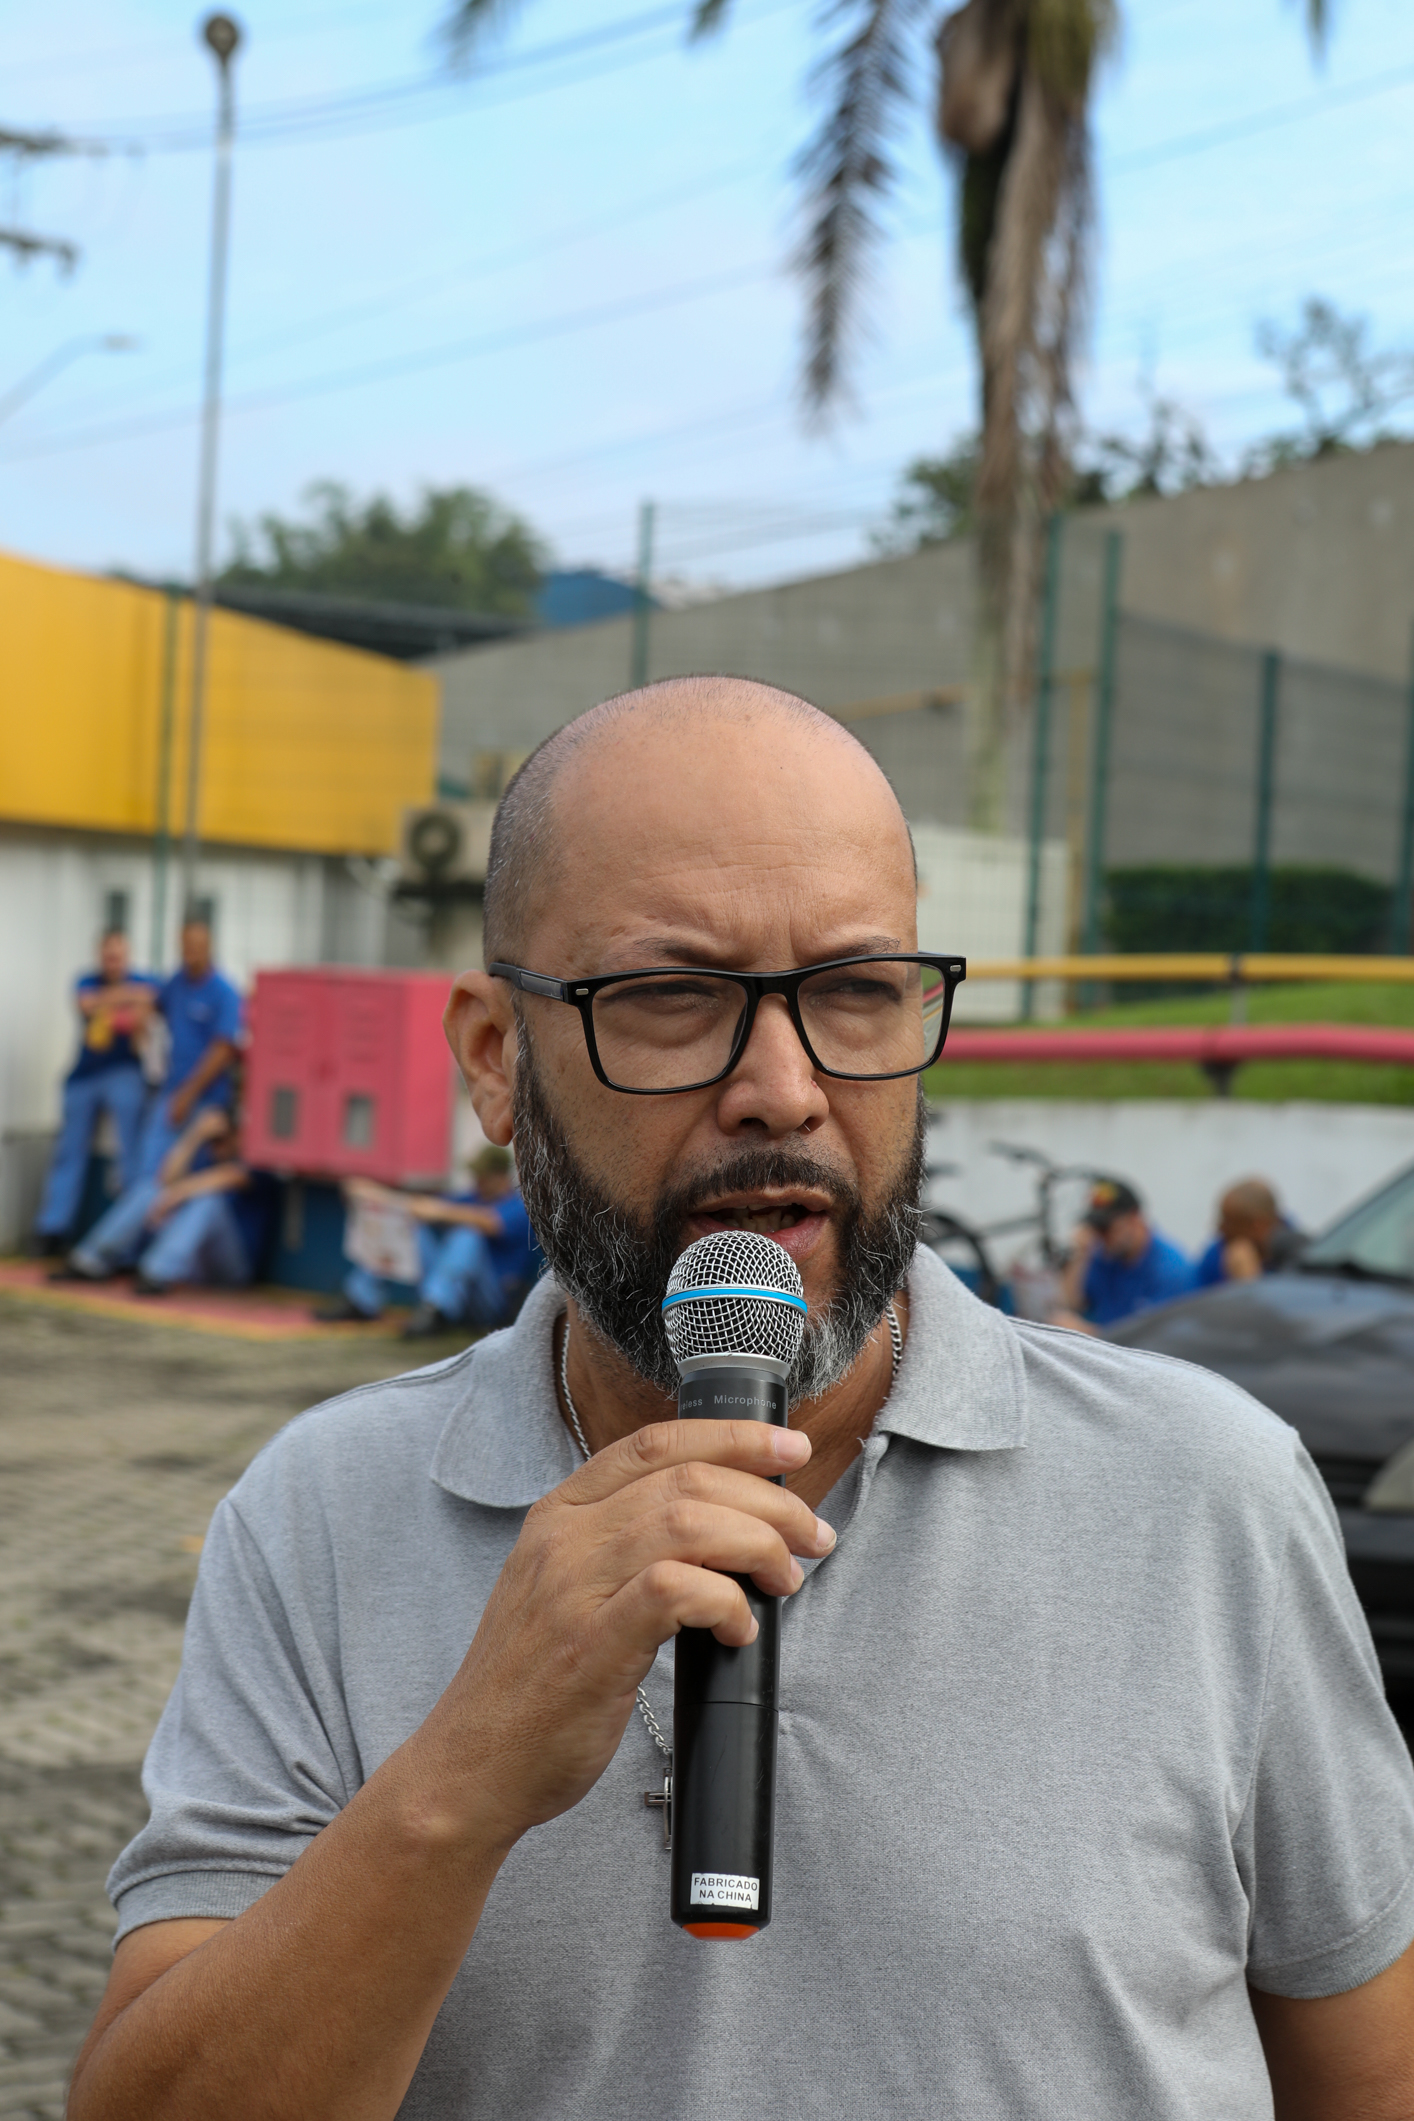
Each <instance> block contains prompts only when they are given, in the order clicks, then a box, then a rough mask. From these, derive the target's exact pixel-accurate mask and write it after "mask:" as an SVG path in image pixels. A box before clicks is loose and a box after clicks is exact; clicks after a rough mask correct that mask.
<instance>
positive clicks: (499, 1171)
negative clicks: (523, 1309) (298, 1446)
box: [314, 1142, 537, 1340]
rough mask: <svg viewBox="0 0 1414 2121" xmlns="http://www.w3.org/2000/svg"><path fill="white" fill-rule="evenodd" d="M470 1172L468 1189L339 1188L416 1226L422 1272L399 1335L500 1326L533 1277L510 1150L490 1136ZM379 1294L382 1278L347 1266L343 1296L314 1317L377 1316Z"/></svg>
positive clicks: (368, 1183)
mask: <svg viewBox="0 0 1414 2121" xmlns="http://www.w3.org/2000/svg"><path fill="white" fill-rule="evenodd" d="M471 1173H472V1177H473V1178H474V1179H475V1181H476V1185H475V1190H474V1191H473V1192H470V1193H450V1194H438V1193H399V1192H396V1191H395V1190H394V1189H393V1188H392V1187H390V1186H380V1185H377V1184H375V1183H374V1181H373V1180H372V1179H366V1178H355V1179H350V1180H349V1181H348V1183H347V1185H346V1186H345V1188H344V1191H345V1194H346V1196H347V1198H348V1200H349V1202H350V1203H351V1205H356V1204H357V1203H359V1202H361V1201H364V1202H368V1203H370V1204H372V1205H374V1206H381V1207H385V1208H390V1209H394V1210H396V1211H398V1212H400V1213H401V1214H403V1215H407V1216H410V1217H411V1218H412V1219H413V1221H414V1222H415V1223H416V1225H417V1230H416V1237H417V1254H418V1258H419V1261H420V1265H421V1269H422V1273H421V1279H420V1280H419V1282H418V1285H417V1308H416V1310H415V1311H414V1312H413V1314H412V1316H411V1318H409V1320H408V1322H407V1324H406V1325H405V1326H404V1328H403V1339H404V1340H422V1339H425V1338H427V1337H428V1336H429V1335H430V1334H433V1333H440V1332H443V1331H444V1330H445V1329H446V1328H447V1327H448V1326H451V1325H475V1326H502V1325H506V1324H508V1323H509V1322H510V1320H511V1319H513V1318H514V1317H515V1315H516V1312H517V1311H518V1310H519V1308H520V1305H521V1301H522V1299H523V1298H524V1297H525V1295H526V1293H527V1291H528V1290H529V1288H530V1285H531V1283H532V1282H533V1281H534V1279H535V1272H536V1265H537V1256H536V1251H535V1240H534V1238H533V1237H532V1236H531V1232H530V1218H529V1216H528V1215H527V1214H526V1210H525V1202H524V1201H523V1200H522V1199H521V1197H520V1191H519V1188H518V1187H517V1184H516V1176H515V1166H514V1164H513V1162H512V1160H511V1156H510V1152H509V1151H508V1150H506V1149H500V1148H497V1147H496V1146H495V1144H494V1143H489V1142H488V1144H487V1145H486V1147H485V1148H484V1149H483V1150H482V1151H481V1152H480V1154H479V1155H478V1156H476V1157H474V1158H473V1159H472V1165H471ZM384 1293H385V1282H384V1278H383V1276H381V1275H379V1274H376V1273H374V1272H373V1271H372V1269H371V1268H369V1267H367V1266H359V1265H353V1266H351V1267H350V1269H349V1271H348V1274H347V1275H346V1276H345V1278H344V1288H343V1294H342V1296H341V1297H339V1298H338V1300H337V1301H336V1302H334V1303H332V1304H327V1305H324V1306H322V1307H321V1308H320V1309H318V1310H316V1312H315V1314H314V1315H315V1317H316V1318H318V1319H321V1320H323V1321H324V1322H325V1323H326V1324H332V1323H337V1322H340V1321H342V1320H346V1319H352V1318H376V1317H377V1316H378V1314H379V1312H380V1311H381V1310H382V1308H383V1302H384Z"/></svg>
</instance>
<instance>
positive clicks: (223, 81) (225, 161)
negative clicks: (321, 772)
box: [182, 15, 241, 918]
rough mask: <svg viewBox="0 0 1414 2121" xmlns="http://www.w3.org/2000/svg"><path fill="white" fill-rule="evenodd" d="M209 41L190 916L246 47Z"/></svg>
mask: <svg viewBox="0 0 1414 2121" xmlns="http://www.w3.org/2000/svg"><path fill="white" fill-rule="evenodd" d="M201 34H202V36H203V37H204V38H205V40H206V43H207V44H208V45H209V46H210V48H211V51H212V52H213V53H214V55H215V59H216V65H217V69H218V73H219V103H218V108H217V118H216V174H215V183H214V186H213V190H212V198H211V264H210V278H209V282H208V286H207V298H206V386H205V393H204V399H203V404H202V414H201V469H200V474H199V478H198V482H197V502H196V601H195V610H194V613H193V627H192V653H191V706H190V712H189V714H188V719H187V816H186V835H185V838H184V840H183V844H182V911H183V917H184V918H185V916H186V914H187V913H188V912H189V911H190V910H191V908H192V906H193V905H194V903H195V900H196V870H197V859H198V856H199V854H200V851H201V739H202V724H203V722H204V720H205V712H206V662H207V654H206V648H207V631H208V626H209V622H210V617H211V558H212V545H213V533H214V526H215V519H216V471H217V460H218V455H219V450H220V440H221V357H222V350H223V343H224V339H225V327H226V255H227V250H228V247H229V242H230V230H231V148H232V144H233V142H234V139H235V132H236V101H235V86H234V83H233V81H232V78H231V61H232V59H233V58H234V57H235V55H236V48H237V46H238V45H239V44H240V41H241V30H240V25H239V23H238V22H236V21H235V20H234V18H233V17H232V16H230V15H208V16H207V18H206V20H205V21H204V22H203V23H202V25H201Z"/></svg>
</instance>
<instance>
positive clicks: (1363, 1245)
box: [1301, 1170, 1414, 1281]
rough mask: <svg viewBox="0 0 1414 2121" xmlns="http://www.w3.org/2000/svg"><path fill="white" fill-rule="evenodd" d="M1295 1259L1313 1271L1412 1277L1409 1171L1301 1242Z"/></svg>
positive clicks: (1412, 1180)
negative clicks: (1299, 1258) (1300, 1251)
mask: <svg viewBox="0 0 1414 2121" xmlns="http://www.w3.org/2000/svg"><path fill="white" fill-rule="evenodd" d="M1301 1264H1302V1265H1303V1267H1314V1268H1315V1269H1316V1270H1317V1271H1318V1272H1319V1271H1320V1270H1322V1269H1324V1270H1325V1272H1326V1273H1328V1274H1329V1273H1346V1274H1368V1275H1371V1276H1373V1277H1375V1278H1377V1279H1379V1280H1381V1281H1385V1280H1392V1281H1414V1170H1409V1171H1402V1172H1401V1173H1400V1175H1399V1177H1398V1178H1395V1179H1391V1181H1390V1183H1389V1184H1388V1185H1387V1186H1382V1187H1381V1189H1380V1191H1379V1192H1378V1193H1376V1194H1375V1195H1374V1196H1373V1197H1372V1198H1371V1199H1370V1200H1366V1201H1362V1202H1361V1203H1360V1206H1359V1207H1358V1208H1352V1209H1351V1211H1350V1213H1349V1214H1348V1215H1342V1217H1341V1218H1340V1221H1339V1222H1336V1223H1332V1224H1331V1227H1330V1228H1329V1230H1323V1231H1322V1233H1321V1235H1320V1236H1319V1237H1318V1238H1316V1239H1315V1241H1314V1242H1313V1243H1312V1244H1309V1245H1308V1246H1307V1247H1306V1251H1305V1254H1304V1255H1303V1258H1302V1262H1301Z"/></svg>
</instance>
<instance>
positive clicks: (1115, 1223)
mask: <svg viewBox="0 0 1414 2121" xmlns="http://www.w3.org/2000/svg"><path fill="white" fill-rule="evenodd" d="M1194 1287H1195V1276H1194V1270H1193V1267H1192V1265H1191V1263H1190V1261H1189V1260H1188V1259H1187V1258H1186V1257H1185V1256H1184V1254H1183V1253H1182V1252H1180V1251H1179V1249H1178V1246H1177V1245H1174V1244H1170V1242H1169V1240H1168V1239H1167V1238H1166V1237H1161V1236H1160V1235H1159V1233H1158V1231H1157V1230H1156V1229H1155V1228H1154V1227H1153V1225H1152V1223H1150V1222H1149V1220H1148V1218H1147V1217H1146V1216H1145V1213H1144V1206H1143V1203H1142V1201H1141V1200H1140V1198H1139V1196H1138V1194H1137V1193H1136V1192H1135V1191H1134V1188H1133V1187H1132V1186H1127V1185H1126V1184H1125V1183H1124V1180H1123V1179H1119V1178H1101V1179H1097V1180H1096V1182H1095V1185H1094V1187H1093V1189H1092V1191H1091V1194H1090V1205H1089V1207H1088V1208H1087V1210H1086V1212H1085V1214H1084V1216H1083V1218H1082V1220H1081V1223H1080V1227H1079V1229H1078V1230H1077V1231H1076V1233H1075V1237H1074V1240H1073V1242H1072V1245H1071V1253H1070V1259H1069V1262H1068V1263H1067V1266H1066V1269H1065V1273H1064V1274H1063V1275H1062V1277H1061V1308H1060V1309H1059V1310H1057V1311H1055V1312H1053V1313H1052V1324H1054V1325H1059V1326H1071V1327H1074V1328H1076V1329H1078V1330H1079V1331H1080V1332H1082V1333H1098V1332H1101V1331H1102V1330H1103V1329H1104V1328H1105V1327H1106V1326H1117V1325H1118V1324H1119V1322H1120V1320H1121V1319H1123V1318H1132V1317H1133V1315H1134V1313H1135V1312H1136V1311H1147V1310H1149V1309H1150V1307H1151V1306H1152V1305H1154V1304H1163V1303H1170V1302H1172V1300H1173V1299H1174V1297H1176V1296H1189V1295H1191V1294H1192V1292H1193V1289H1194Z"/></svg>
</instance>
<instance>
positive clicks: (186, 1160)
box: [51, 1105, 278, 1296]
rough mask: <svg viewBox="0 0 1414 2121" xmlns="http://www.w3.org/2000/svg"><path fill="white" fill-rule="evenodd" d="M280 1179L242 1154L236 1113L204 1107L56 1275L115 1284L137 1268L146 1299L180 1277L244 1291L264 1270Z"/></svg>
mask: <svg viewBox="0 0 1414 2121" xmlns="http://www.w3.org/2000/svg"><path fill="white" fill-rule="evenodd" d="M277 1191H278V1186H277V1182H276V1180H275V1178H274V1176H273V1175H272V1174H271V1173H270V1172H268V1171H255V1170H252V1169H251V1168H250V1166H249V1165H248V1164H247V1163H246V1161H245V1158H244V1156H243V1155H242V1153H241V1141H240V1132H239V1128H238V1126H237V1123H236V1120H235V1119H234V1117H233V1116H232V1114H231V1113H229V1112H227V1111H226V1110H225V1109H224V1107H222V1106H220V1105H203V1106H202V1107H201V1109H200V1110H199V1111H198V1112H197V1114H196V1117H195V1118H194V1119H192V1120H189V1121H188V1123H187V1125H186V1127H185V1128H184V1129H183V1131H182V1133H181V1134H180V1135H179V1136H178V1138H177V1140H176V1141H175V1142H174V1143H173V1145H172V1147H171V1148H170V1149H169V1150H168V1152H167V1154H166V1156H165V1157H164V1158H163V1160H162V1164H161V1168H160V1169H159V1170H158V1172H157V1173H156V1174H155V1175H154V1176H153V1177H150V1178H139V1179H138V1180H137V1181H136V1182H135V1183H134V1184H133V1185H131V1186H129V1188H128V1190H127V1191H126V1192H125V1193H123V1194H122V1195H120V1197H119V1198H118V1199H117V1200H115V1201H114V1203H113V1205H112V1207H111V1208H110V1209H109V1210H108V1213H107V1214H106V1215H105V1216H103V1217H102V1219H101V1220H100V1221H99V1222H97V1223H95V1225H94V1227H93V1228H92V1229H91V1230H90V1231H89V1233H88V1235H87V1236H86V1237H85V1238H84V1239H83V1241H82V1243H81V1244H78V1245H76V1246H75V1247H74V1250H73V1251H72V1252H71V1253H70V1255H69V1259H68V1263H67V1265H66V1266H65V1267H63V1268H62V1269H61V1270H60V1271H59V1273H58V1274H55V1275H53V1276H51V1279H52V1280H55V1281H76V1282H82V1281H107V1280H109V1279H110V1278H111V1277H112V1276H113V1275H115V1274H121V1273H122V1272H123V1271H124V1270H125V1269H126V1268H128V1267H133V1266H135V1267H136V1268H137V1274H136V1278H135V1280H134V1283H133V1287H134V1289H135V1290H136V1292H137V1293H138V1295H140V1296H161V1295H163V1294H164V1293H165V1292H166V1291H167V1290H168V1289H170V1288H172V1287H174V1286H175V1285H176V1284H177V1283H178V1282H189V1283H195V1284H197V1285H198V1286H202V1285H205V1286H207V1287H217V1288H240V1287H243V1286H244V1285H245V1284H246V1283H247V1282H250V1281H253V1280H254V1279H255V1276H256V1275H257V1273H258V1272H259V1270H260V1267H261V1264H262V1261H263V1259H264V1255H265V1252H266V1250H267V1248H268V1245H269V1240H270V1235H271V1231H272V1228H273V1225H274V1212H275V1204H276V1194H277Z"/></svg>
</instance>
